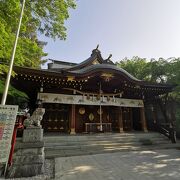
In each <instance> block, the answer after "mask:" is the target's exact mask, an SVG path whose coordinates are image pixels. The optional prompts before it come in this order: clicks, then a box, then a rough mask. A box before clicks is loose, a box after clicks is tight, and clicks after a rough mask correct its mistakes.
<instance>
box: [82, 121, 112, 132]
mask: <svg viewBox="0 0 180 180" xmlns="http://www.w3.org/2000/svg"><path fill="white" fill-rule="evenodd" d="M100 126H101V123H85V131H86V132H100ZM102 131H103V132H111V131H112V127H111V123H102Z"/></svg>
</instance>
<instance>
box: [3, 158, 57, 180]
mask: <svg viewBox="0 0 180 180" xmlns="http://www.w3.org/2000/svg"><path fill="white" fill-rule="evenodd" d="M54 163H55V161H54V159H45V173H44V174H43V175H38V176H33V177H26V178H10V179H15V180H28V179H29V180H34V179H43V180H46V179H54V167H55V164H54ZM0 179H4V178H0Z"/></svg>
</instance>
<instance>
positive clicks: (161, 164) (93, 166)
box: [55, 149, 180, 180]
mask: <svg viewBox="0 0 180 180" xmlns="http://www.w3.org/2000/svg"><path fill="white" fill-rule="evenodd" d="M55 179H60V180H179V179H180V150H177V149H167V150H149V151H148V150H145V151H130V152H117V153H106V154H96V155H86V156H73V157H61V158H56V159H55Z"/></svg>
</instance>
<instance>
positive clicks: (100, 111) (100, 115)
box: [99, 82, 103, 132]
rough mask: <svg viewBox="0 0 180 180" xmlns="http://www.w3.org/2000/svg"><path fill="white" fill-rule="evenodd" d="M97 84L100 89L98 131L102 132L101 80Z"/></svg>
mask: <svg viewBox="0 0 180 180" xmlns="http://www.w3.org/2000/svg"><path fill="white" fill-rule="evenodd" d="M99 86H100V88H99V89H100V90H99V94H100V104H99V113H100V114H99V117H100V131H101V132H102V131H103V127H102V109H101V108H102V107H101V82H100V84H99Z"/></svg>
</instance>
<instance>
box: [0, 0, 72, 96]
mask: <svg viewBox="0 0 180 180" xmlns="http://www.w3.org/2000/svg"><path fill="white" fill-rule="evenodd" d="M69 8H73V9H74V8H75V2H74V0H26V4H25V10H24V15H23V19H22V25H21V30H20V35H19V39H18V44H17V49H16V55H15V59H14V64H15V65H19V66H26V67H33V68H40V65H41V64H42V63H44V61H43V60H42V57H45V56H46V55H47V54H46V53H44V52H43V46H44V45H45V44H46V43H44V42H41V41H39V40H38V36H37V33H41V34H44V35H45V36H47V37H50V38H53V39H57V38H58V39H61V40H65V39H66V27H65V25H64V22H65V20H67V19H68V18H69V13H68V10H69ZM20 11H21V0H0V79H1V80H3V81H1V82H0V86H1V89H2V85H3V83H4V79H3V76H2V74H3V73H5V72H7V71H8V67H7V65H6V64H9V60H10V57H11V52H12V48H13V44H14V40H15V34H16V30H17V26H18V21H19V15H20ZM10 87H11V86H10ZM11 90H13V91H14V89H11ZM11 94H12V93H11Z"/></svg>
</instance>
